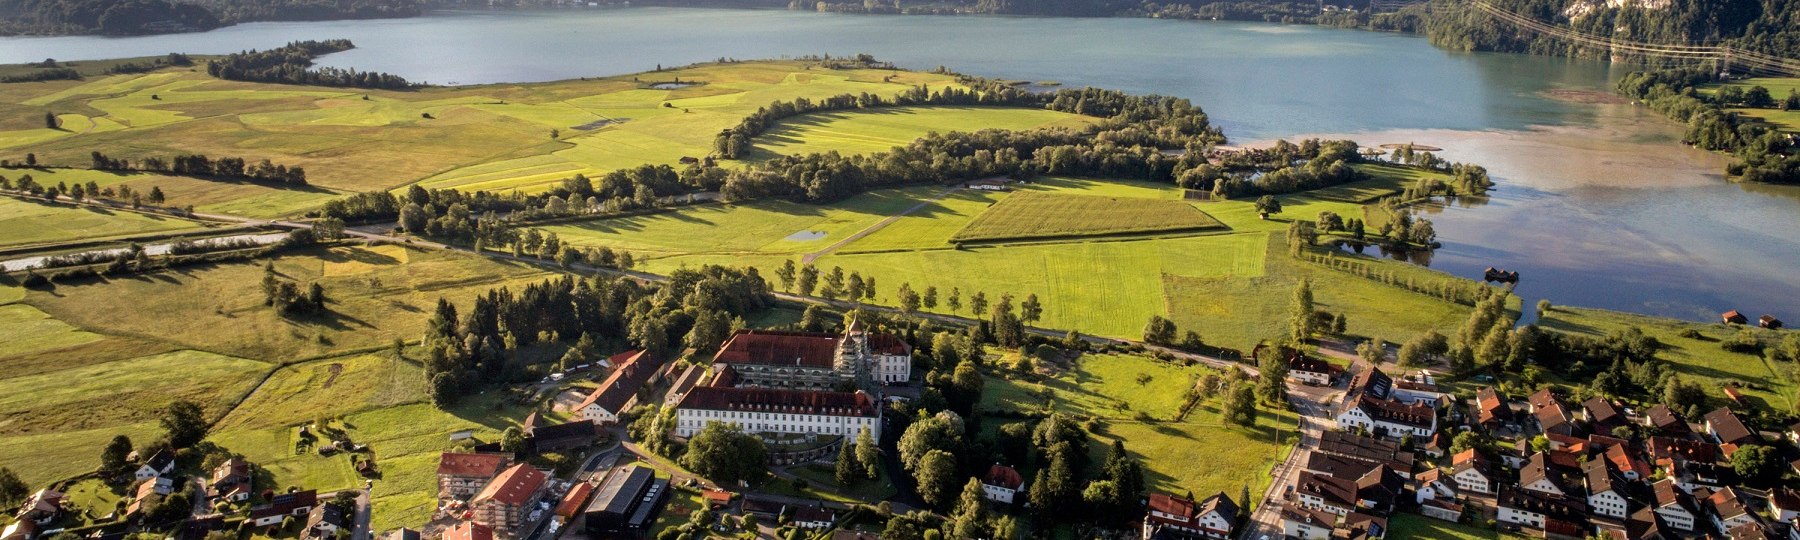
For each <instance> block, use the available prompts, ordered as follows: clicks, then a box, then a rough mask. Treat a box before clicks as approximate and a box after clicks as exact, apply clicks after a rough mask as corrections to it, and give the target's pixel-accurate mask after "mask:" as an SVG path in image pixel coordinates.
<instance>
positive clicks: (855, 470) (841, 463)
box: [832, 440, 862, 488]
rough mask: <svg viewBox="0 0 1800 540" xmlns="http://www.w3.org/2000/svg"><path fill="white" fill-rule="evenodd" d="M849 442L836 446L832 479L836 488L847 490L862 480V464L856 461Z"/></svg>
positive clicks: (853, 450) (854, 451)
mask: <svg viewBox="0 0 1800 540" xmlns="http://www.w3.org/2000/svg"><path fill="white" fill-rule="evenodd" d="M852 446H853V445H851V444H850V441H847V440H846V441H844V442H843V443H842V444H839V445H838V455H837V463H834V464H833V466H834V470H833V471H832V472H833V473H834V479H835V480H837V484H838V487H841V488H848V487H850V486H853V485H856V481H857V480H861V479H862V464H861V463H858V462H857V461H856V450H855V449H854V448H852Z"/></svg>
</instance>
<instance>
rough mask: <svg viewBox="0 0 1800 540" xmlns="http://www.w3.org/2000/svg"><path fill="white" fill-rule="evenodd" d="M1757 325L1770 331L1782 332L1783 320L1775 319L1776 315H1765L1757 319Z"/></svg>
mask: <svg viewBox="0 0 1800 540" xmlns="http://www.w3.org/2000/svg"><path fill="white" fill-rule="evenodd" d="M1756 325H1757V326H1761V327H1763V328H1767V329H1770V330H1780V329H1781V319H1777V318H1775V316H1774V315H1763V316H1762V317H1759V318H1757V319H1756Z"/></svg>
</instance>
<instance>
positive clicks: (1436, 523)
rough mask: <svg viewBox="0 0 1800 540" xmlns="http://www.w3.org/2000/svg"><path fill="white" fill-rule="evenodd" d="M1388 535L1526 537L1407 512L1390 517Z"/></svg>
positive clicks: (1471, 539)
mask: <svg viewBox="0 0 1800 540" xmlns="http://www.w3.org/2000/svg"><path fill="white" fill-rule="evenodd" d="M1387 537H1388V538H1391V539H1393V540H1414V539H1417V540H1523V539H1524V538H1525V537H1523V536H1519V535H1515V534H1506V533H1502V532H1499V531H1495V530H1491V529H1482V528H1479V527H1474V526H1471V525H1464V524H1460V523H1450V522H1447V521H1443V520H1438V519H1432V518H1428V517H1425V516H1421V515H1418V514H1406V513H1398V514H1394V515H1393V517H1391V518H1388V534H1387Z"/></svg>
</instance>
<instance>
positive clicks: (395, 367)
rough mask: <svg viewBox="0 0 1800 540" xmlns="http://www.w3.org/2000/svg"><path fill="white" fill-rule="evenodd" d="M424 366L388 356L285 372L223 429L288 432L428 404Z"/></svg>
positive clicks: (321, 363)
mask: <svg viewBox="0 0 1800 540" xmlns="http://www.w3.org/2000/svg"><path fill="white" fill-rule="evenodd" d="M424 390H425V373H424V370H423V369H422V368H420V367H419V365H418V364H415V363H413V362H411V361H406V360H399V359H396V358H394V356H393V354H392V353H390V352H387V351H383V352H379V353H370V354H361V355H355V356H348V357H342V358H332V359H326V360H319V361H314V362H306V363H301V364H294V365H290V366H285V367H282V368H281V369H278V370H276V371H275V373H274V374H272V375H270V376H269V378H268V380H267V381H265V382H264V383H263V384H262V386H261V387H260V388H258V389H257V391H256V393H254V394H251V395H250V397H249V398H248V399H245V400H244V402H243V403H241V404H239V405H238V407H237V408H236V409H233V410H232V411H231V414H230V415H229V416H226V417H225V419H224V420H221V421H220V422H219V426H218V428H219V429H222V430H231V429H239V428H266V427H276V426H286V425H289V424H292V423H294V422H295V421H301V420H310V419H316V418H326V417H334V416H339V415H344V414H349V413H353V412H358V411H362V410H365V409H371V408H378V407H385V406H393V405H401V404H405V403H416V402H419V401H423V400H424V399H425V392H424Z"/></svg>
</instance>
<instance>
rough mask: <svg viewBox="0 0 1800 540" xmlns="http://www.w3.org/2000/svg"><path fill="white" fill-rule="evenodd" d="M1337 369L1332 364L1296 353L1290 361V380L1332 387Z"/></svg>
mask: <svg viewBox="0 0 1800 540" xmlns="http://www.w3.org/2000/svg"><path fill="white" fill-rule="evenodd" d="M1336 373H1337V367H1335V366H1332V365H1331V363H1330V362H1326V361H1324V360H1321V359H1318V358H1313V357H1310V356H1306V355H1304V354H1299V353H1294V354H1293V355H1291V357H1290V359H1289V360H1288V379H1291V380H1293V381H1295V382H1299V383H1301V384H1307V385H1312V386H1331V378H1332V376H1333V375H1335V374H1336Z"/></svg>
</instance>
